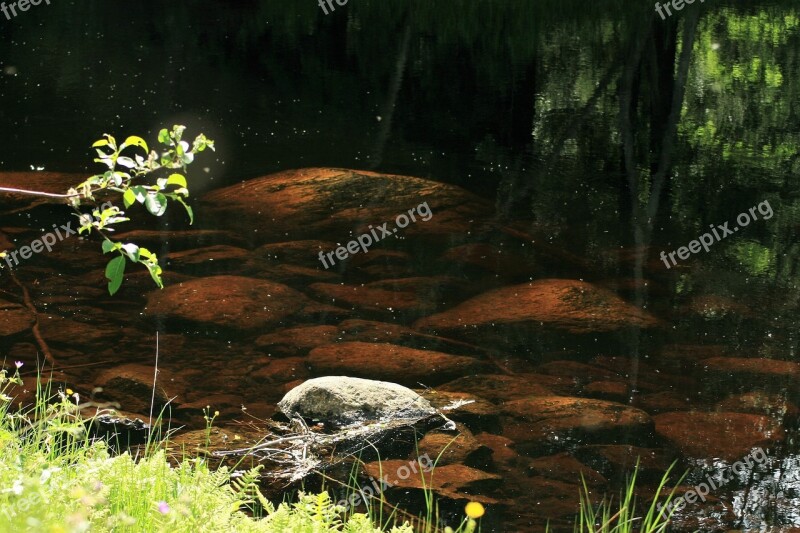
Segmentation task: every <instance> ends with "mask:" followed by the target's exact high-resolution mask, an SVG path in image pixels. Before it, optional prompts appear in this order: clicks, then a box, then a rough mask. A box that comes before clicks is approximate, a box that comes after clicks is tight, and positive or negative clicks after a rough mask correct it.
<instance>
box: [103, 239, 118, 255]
mask: <svg viewBox="0 0 800 533" xmlns="http://www.w3.org/2000/svg"><path fill="white" fill-rule="evenodd" d="M117 244H118V243H116V242H114V241H110V240H108V239H106V240H104V241H103V253H104V254H107V253H108V252H113V251H114V250H116V249H117Z"/></svg>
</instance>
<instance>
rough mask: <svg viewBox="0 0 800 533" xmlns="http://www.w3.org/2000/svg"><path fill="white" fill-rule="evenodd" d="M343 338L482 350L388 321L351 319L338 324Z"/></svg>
mask: <svg viewBox="0 0 800 533" xmlns="http://www.w3.org/2000/svg"><path fill="white" fill-rule="evenodd" d="M339 328H340V329H341V330H342V331H344V335H345V339H346V340H349V341H363V342H388V343H390V344H400V345H402V346H409V347H411V348H419V349H421V350H436V351H441V352H451V353H456V354H466V355H482V354H483V353H484V350H481V349H480V348H477V347H475V346H472V345H471V344H467V343H465V342H460V341H455V340H451V339H447V338H444V337H439V336H436V335H426V334H424V333H420V332H418V331H416V330H413V329H411V328H407V327H405V326H401V325H399V324H392V323H388V322H377V321H374V320H361V319H351V320H344V321H342V322H341V323H340V324H339Z"/></svg>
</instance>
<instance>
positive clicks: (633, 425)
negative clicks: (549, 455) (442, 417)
mask: <svg viewBox="0 0 800 533" xmlns="http://www.w3.org/2000/svg"><path fill="white" fill-rule="evenodd" d="M503 412H504V413H505V414H507V415H508V416H509V418H508V419H507V420H506V421H505V424H504V431H503V435H504V436H506V437H508V438H510V439H512V440H514V441H515V442H516V443H517V447H518V449H520V450H531V451H533V452H534V453H538V452H541V451H544V450H556V449H558V448H560V447H562V446H564V445H566V444H568V442H569V441H571V440H573V439H577V440H578V441H579V442H583V443H593V444H596V443H617V442H620V441H624V440H626V439H631V438H642V437H645V436H648V435H649V434H650V433H651V432H652V426H653V421H652V420H651V419H650V416H648V414H647V413H645V412H644V411H641V410H639V409H635V408H633V407H629V406H627V405H622V404H618V403H613V402H607V401H603V400H590V399H586V398H570V397H566V396H540V397H530V398H522V399H519V400H513V401H511V402H508V403H506V404H505V405H504V406H503Z"/></svg>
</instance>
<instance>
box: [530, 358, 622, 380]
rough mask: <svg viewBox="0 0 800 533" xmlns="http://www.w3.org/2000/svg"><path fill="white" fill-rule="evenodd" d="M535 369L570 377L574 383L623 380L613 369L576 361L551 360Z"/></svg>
mask: <svg viewBox="0 0 800 533" xmlns="http://www.w3.org/2000/svg"><path fill="white" fill-rule="evenodd" d="M536 371H537V372H540V373H542V374H546V375H548V376H562V377H564V378H571V379H572V380H574V381H575V383H579V384H586V383H591V382H592V381H623V378H622V376H620V375H619V374H617V373H616V372H614V371H611V370H606V369H605V368H600V367H597V366H594V365H589V364H586V363H580V362H578V361H551V362H549V363H545V364H543V365H539V366H538V367H536Z"/></svg>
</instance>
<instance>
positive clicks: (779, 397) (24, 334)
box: [0, 168, 800, 531]
mask: <svg viewBox="0 0 800 533" xmlns="http://www.w3.org/2000/svg"><path fill="white" fill-rule="evenodd" d="M9 180H11V182H13V180H17V181H24V182H25V183H26V184H27V186H28V187H30V188H34V187H38V188H43V189H44V190H50V189H52V190H53V191H57V190H58V191H60V190H64V189H65V188H66V187H68V186H69V185H71V184H73V183H74V182H77V181H80V177H77V178H76V176H74V175H62V174H55V173H47V174H45V173H29V174H24V176H23V175H19V174H15V175H13V176H12V175H3V176H2V177H0V181H3V182H4V183H6V182H9ZM65 186H66V187H65ZM48 188H49V189H48ZM422 202H427V204H428V205H429V206H430V209H431V211H432V213H433V216H432V217H431V218H430V220H428V221H425V222H423V221H418V222H416V223H413V224H410V225H408V226H407V227H406V228H403V229H401V230H399V231H398V232H397V233H394V234H393V235H392V236H391V237H388V238H386V239H384V240H382V241H380V242H379V243H377V244H376V245H375V246H373V247H372V248H371V249H370V250H369V251H368V252H366V253H364V252H363V251H362V252H360V253H354V254H352V255H350V256H349V257H348V258H347V259H346V260H342V261H339V262H337V264H336V265H335V266H333V267H331V268H325V267H324V266H323V264H322V263H321V262H320V261H319V259H318V254H319V252H320V251H326V252H327V251H331V250H335V249H337V247H339V246H342V245H344V244H345V243H347V242H348V241H350V240H352V239H354V238H356V237H357V236H358V235H361V234H364V233H367V232H369V231H370V226H378V225H380V224H383V223H384V222H388V221H392V222H393V221H394V220H395V217H396V216H397V215H398V214H400V213H404V212H407V211H408V210H409V209H410V208H411V207H414V206H417V205H418V204H421V203H422ZM0 207H2V212H0V221H2V228H1V229H0V248H6V249H8V248H14V247H19V246H21V245H24V244H26V243H28V242H30V241H31V240H32V239H34V238H36V237H37V236H38V235H40V234H41V228H47V227H49V223H50V221H52V223H55V222H57V221H59V220H61V221H62V222H63V221H65V220H68V218H66V217H69V216H70V214H69V211H68V210H67V209H66V208H63V209H62V208H61V207H60V206H54V205H51V204H41V203H39V202H31V201H30V200H29V199H26V198H22V197H6V196H4V197H2V203H0ZM195 209H196V213H197V218H198V224H199V228H192V229H186V228H187V226H186V223H185V221H183V220H182V219H181V218H180V217H178V216H175V217H174V218H167V219H164V220H157V221H152V220H148V216H147V215H146V214H145V213H135V216H134V219H135V223H136V224H135V225H137V226H138V227H139V228H140V229H135V230H131V231H129V232H128V233H126V234H122V235H117V236H116V237H115V238H117V239H119V240H126V241H132V242H136V243H139V244H142V245H145V246H148V247H149V248H150V249H151V250H153V251H155V252H157V253H159V254H160V257H161V262H162V265H163V266H164V269H165V271H166V274H165V276H164V279H165V284H166V287H165V288H164V289H163V290H158V289H156V288H155V287H154V286H153V284H152V281H151V280H150V277H149V275H148V274H147V272H146V271H144V270H142V271H139V270H136V269H134V268H129V271H128V274H127V275H126V280H125V282H124V284H123V287H122V289H121V290H120V292H119V293H118V294H117V295H116V296H115V297H109V296H108V295H107V294H106V292H105V280H104V275H103V268H104V264H105V261H106V258H104V257H103V256H102V254H101V253H100V246H99V243H98V242H94V241H90V240H85V239H81V238H78V237H72V238H69V239H66V240H64V241H62V242H60V243H59V244H58V245H57V246H56V248H55V249H54V250H53V251H52V252H51V253H43V254H39V255H37V256H35V257H33V258H31V259H30V261H27V262H26V263H24V264H22V265H20V266H19V267H17V268H16V269H15V270H14V272H13V276H12V275H11V274H10V273H9V271H8V269H5V270H3V271H2V272H0V347H2V355H3V357H4V358H5V360H6V361H7V362H10V361H14V360H20V361H23V362H24V363H25V365H26V367H25V368H35V367H36V364H37V361H38V362H39V363H40V364H41V363H42V361H43V355H42V347H41V342H42V341H44V342H45V343H46V345H47V347H48V349H49V351H50V352H51V354H52V357H53V358H54V359H55V361H56V362H57V364H56V367H55V372H54V374H53V376H54V378H55V379H56V380H57V382H58V383H62V384H64V386H69V387H70V388H72V389H73V390H75V391H76V392H78V393H79V394H80V395H81V397H82V398H84V399H92V400H95V401H97V402H114V403H116V404H118V405H119V409H120V410H121V411H123V412H125V413H128V414H129V416H131V417H135V416H139V417H145V416H146V415H148V414H149V412H150V403H151V397H152V398H154V400H155V404H154V407H155V409H156V410H159V409H161V408H166V409H167V411H166V412H167V413H168V415H169V416H171V417H172V419H173V426H177V425H185V429H186V431H189V430H192V429H194V430H198V429H201V428H203V427H204V425H205V422H204V418H203V417H204V415H205V413H204V409H206V407H207V406H209V408H210V411H211V412H213V411H218V412H219V416H218V417H217V418H216V420H215V425H216V426H217V428H218V429H217V430H215V432H216V433H215V435H217V436H218V437H219V438H220V439H221V441H220V442H219V445H220V447H225V446H228V447H231V445H232V443H233V442H234V440H235V441H236V447H240V448H241V447H244V446H246V445H247V444H248V443H254V442H256V441H257V440H258V438H259V425H260V420H263V419H266V418H269V417H272V416H273V415H275V413H276V412H277V410H278V409H277V403H278V401H279V400H280V399H281V398H283V397H284V395H285V394H286V393H287V392H289V391H290V390H292V389H293V388H295V387H297V386H298V385H301V384H302V383H304V382H306V381H307V380H309V379H311V378H318V377H324V376H350V377H354V378H366V379H371V380H381V381H386V382H391V383H395V384H399V385H403V386H405V387H408V388H411V389H414V390H415V391H417V392H418V393H419V394H420V395H421V396H422V397H423V398H425V399H426V400H427V401H428V402H430V404H431V405H432V406H434V407H436V408H441V407H444V406H445V405H448V404H452V402H454V401H457V402H459V403H461V404H462V405H461V406H460V407H459V408H457V409H454V410H452V412H449V413H448V417H449V418H450V419H452V421H453V422H454V423H455V425H456V426H457V433H450V432H447V431H443V430H440V429H431V430H430V431H428V432H427V433H426V434H423V435H420V440H419V444H418V446H419V451H418V452H414V454H416V453H420V454H423V453H426V454H429V455H430V456H431V457H436V456H437V455H438V454H439V453H440V452H441V451H442V450H443V449H444V448H445V446H447V445H448V443H450V441H451V440H453V439H454V438H455V440H453V442H452V444H450V445H449V446H448V447H447V449H446V451H445V452H444V453H443V454H442V457H441V460H440V462H439V465H440V466H439V468H438V469H437V470H436V472H437V474H436V475H435V476H434V478H433V479H434V488H435V489H436V491H437V492H438V493H439V494H440V496H442V497H443V498H444V499H445V500H446V501H448V502H453V505H452V506H451V507H452V508H453V509H456V508H458V506H460V505H463V503H464V501H466V500H477V501H481V502H484V503H485V504H487V505H488V506H489V513H488V515H487V517H486V519H485V520H486V523H487V524H488V525H487V526H486V527H487V529H485V530H487V531H488V530H489V529H488V528H489V527H492V526H491V524H492V523H494V524H495V525H494V526H493V527H496V528H501V527H502V528H506V529H504V530H508V531H511V530H525V531H534V530H537V528H541V527H543V525H544V524H545V521H546V520H547V519H550V520H551V524H553V525H556V526H559V525H565V524H566V525H568V524H571V517H572V516H573V514H574V512H575V511H576V502H577V498H578V491H579V485H580V475H581V473H582V474H583V476H584V478H585V480H586V483H587V485H588V486H589V487H590V488H591V489H592V491H593V492H596V493H598V494H601V493H602V492H603V491H605V490H610V491H613V492H616V491H617V488H616V487H618V486H619V483H620V481H621V480H622V479H624V477H625V475H626V474H627V473H628V472H630V471H631V469H632V468H633V466H634V464H635V463H636V460H637V458H639V460H640V471H641V479H642V482H643V485H642V486H641V488H640V491H641V495H642V497H643V498H647V497H650V496H652V491H653V490H654V488H655V484H656V483H657V481H658V480H659V478H660V477H661V474H662V473H663V472H664V471H665V470H666V469H667V468H668V467H669V466H670V464H671V463H672V462H673V461H674V460H676V459H677V460H678V461H679V463H678V464H679V468H686V467H689V468H691V471H692V474H691V475H690V477H689V478H687V481H686V483H687V484H688V485H691V484H693V482H694V480H695V479H700V477H701V474H704V473H708V472H713V471H715V469H717V470H718V469H720V468H725V465H729V464H730V463H732V462H733V461H736V460H738V459H740V458H742V457H743V456H744V455H746V454H747V453H748V452H749V451H750V450H751V449H752V448H754V447H763V448H764V449H765V450H767V453H768V455H769V457H770V462H769V463H768V464H766V465H761V466H759V467H758V468H757V469H755V470H754V471H751V472H748V474H747V475H746V476H743V477H742V479H740V480H738V481H737V482H733V483H730V484H729V485H727V486H726V487H723V488H720V490H718V491H715V492H714V494H713V495H712V496H713V497H710V498H709V499H708V500H707V501H705V502H697V503H696V504H690V505H689V506H688V507H687V508H686V509H684V511H682V512H681V513H680V514H679V515H678V517H677V521H676V523H677V524H678V527H679V528H684V529H690V528H697V527H699V528H701V529H702V530H703V531H716V530H717V529H718V528H723V527H727V525H729V524H731V523H732V522H731V519H730V515H731V514H732V513H734V514H735V512H738V511H741V508H742V505H744V506H745V507H747V505H751V506H752V505H756V506H757V505H759V498H762V497H763V491H762V489H761V487H763V484H764V483H767V480H768V479H769V478H770V476H771V475H772V473H773V472H774V471H777V470H779V469H780V468H781V466H780V465H781V463H782V462H783V463H784V464H785V463H786V462H787V461H789V462H792V461H794V460H795V459H794V455H793V453H792V451H791V450H792V448H791V446H790V445H789V443H788V442H787V435H788V434H789V433H790V432H791V431H792V430H793V429H794V428H795V427H796V425H797V421H798V414H799V413H800V411H798V408H797V407H796V405H795V403H796V402H797V396H798V385H797V382H798V381H797V376H798V374H800V365H799V364H797V363H794V362H790V361H787V360H782V356H781V354H776V353H764V352H763V351H762V352H761V353H759V352H756V351H753V350H750V349H748V348H746V347H745V348H743V347H741V346H739V345H737V344H734V343H730V344H725V343H724V342H720V339H719V338H716V337H715V338H707V337H706V336H704V335H702V334H698V331H702V329H703V328H705V327H706V326H705V325H708V327H713V326H714V324H715V322H714V320H718V319H719V317H733V319H735V320H739V321H744V322H746V321H753V320H758V318H757V317H754V313H753V312H751V311H750V310H749V308H748V307H747V305H746V302H736V301H731V300H729V299H728V300H726V299H725V298H723V297H721V296H719V295H699V296H694V297H692V298H691V299H685V300H680V299H679V298H675V297H673V296H669V295H670V294H672V293H671V288H670V284H669V279H668V278H667V277H665V276H666V274H665V271H664V269H663V268H660V267H658V266H653V265H650V266H649V267H648V266H647V265H646V267H645V278H644V279H638V280H637V279H632V278H628V277H625V276H623V275H621V274H620V273H619V272H620V270H619V267H620V265H622V266H625V265H627V264H629V262H630V261H631V259H630V258H631V255H632V253H633V251H622V252H621V251H619V250H616V251H604V253H603V254H598V255H597V257H591V258H590V257H583V256H581V255H580V254H579V253H577V252H576V251H575V250H571V249H570V247H569V246H568V245H567V244H565V243H562V244H561V245H558V244H556V243H554V242H553V239H551V238H550V237H549V234H548V231H547V230H546V229H545V228H543V227H541V226H540V225H538V224H537V223H536V222H535V221H530V220H500V219H499V218H497V217H496V216H495V210H494V206H493V205H492V204H490V203H489V202H487V201H486V200H485V199H483V198H480V197H477V196H475V195H473V194H471V193H469V192H467V191H465V190H463V189H461V188H459V187H456V186H453V185H446V184H442V183H437V182H433V181H429V180H425V179H421V178H415V177H407V176H394V175H383V174H376V173H371V172H362V171H355V170H342V169H319V168H317V169H301V170H293V171H287V172H282V173H279V174H275V175H271V176H265V177H262V178H256V179H252V180H247V181H244V182H242V183H240V184H237V185H234V186H230V187H226V188H223V189H218V190H214V191H212V192H209V193H207V194H206V195H205V196H203V197H202V198H200V199H199V201H198V202H195ZM140 221H141V222H142V223H141V224H140ZM46 224H47V225H46ZM131 225H132V226H133V225H134V224H131ZM604 254H605V255H604ZM611 254H614V255H616V256H617V259H618V260H617V262H615V263H614V264H613V266H612V267H609V266H608V262H606V261H604V260H603V257H608V255H611ZM643 288H646V290H647V291H648V292H649V294H656V295H658V294H661V295H667V296H660V297H658V298H656V299H655V302H654V304H653V305H651V306H649V307H648V309H646V310H643V309H641V308H639V307H637V306H635V305H634V304H633V303H632V301H633V298H632V295H633V294H634V293H635V292H636V291H641V290H643ZM25 292H27V293H28V297H27V298H26V297H25ZM687 320H691V325H689V326H687ZM34 325H36V328H37V330H38V337H39V339H38V340H37V338H36V337H37V335H35V334H34V333H33V331H32V328H33V327H34ZM156 331H158V332H159V342H158V353H159V368H158V380H157V386H156V388H155V391H154V390H153V387H152V383H153V376H154V368H153V365H154V361H155V355H156ZM708 341H710V342H708ZM49 371H50V369H49V367H48V368H47V373H49ZM25 383H26V387H25V389H26V390H18V391H17V394H18V395H19V400H20V401H22V402H25V401H27V400H29V399H30V397H31V391H32V390H34V389H35V376H34V375H32V374H28V375H27V376H26V379H25ZM222 435H224V436H225V437H224V438H222V437H221V436H222ZM215 438H216V437H215ZM179 440H180V436H178V441H179ZM382 458H383V459H387V460H389V461H392V460H394V461H401V462H402V461H407V460H408V459H409V458H413V457H410V456H409V455H404V456H401V457H382ZM374 468H375V466H374V465H369V464H368V465H367V472H368V473H370V472H372V470H370V469H374ZM777 483H779V484H780V483H783V484H784V485H782V486H783V487H784V488H786V489H787V490H789V489H791V488H792V487H793V486H794V485H793V483H796V481H792V480H789V479H786V478H782V479H781V480H780V481H778V482H777ZM395 486H396V487H401V488H405V489H408V491H400V490H396V491H394V493H395V495H394V497H396V498H400V499H401V500H402V498H406V497H407V498H410V502H411V504H413V501H414V498H417V499H418V497H419V495H418V492H419V491H420V489H421V487H420V486H419V479H417V478H408V479H406V480H398V483H397V484H396V485H395ZM415 493H416V495H415ZM745 493H746V494H747V498H749V499H748V500H746V501H745V503H744V504H742V503H741V497H742V495H743V494H745ZM401 494H403V495H405V496H402V498H401ZM409 495H411V496H409ZM386 496H387V498H390V499H391V498H392V497H393V492H392V491H391V490H389V491H387V494H386ZM734 496H737V498H739V499H738V500H737V499H736V498H734ZM737 502H738V503H737ZM737 506H738V507H737ZM445 507H446V506H445ZM737 509H738V511H737ZM786 512H789V509H788V508H787V511H786ZM492 521H494V522H492ZM498 530H500V529H498Z"/></svg>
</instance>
